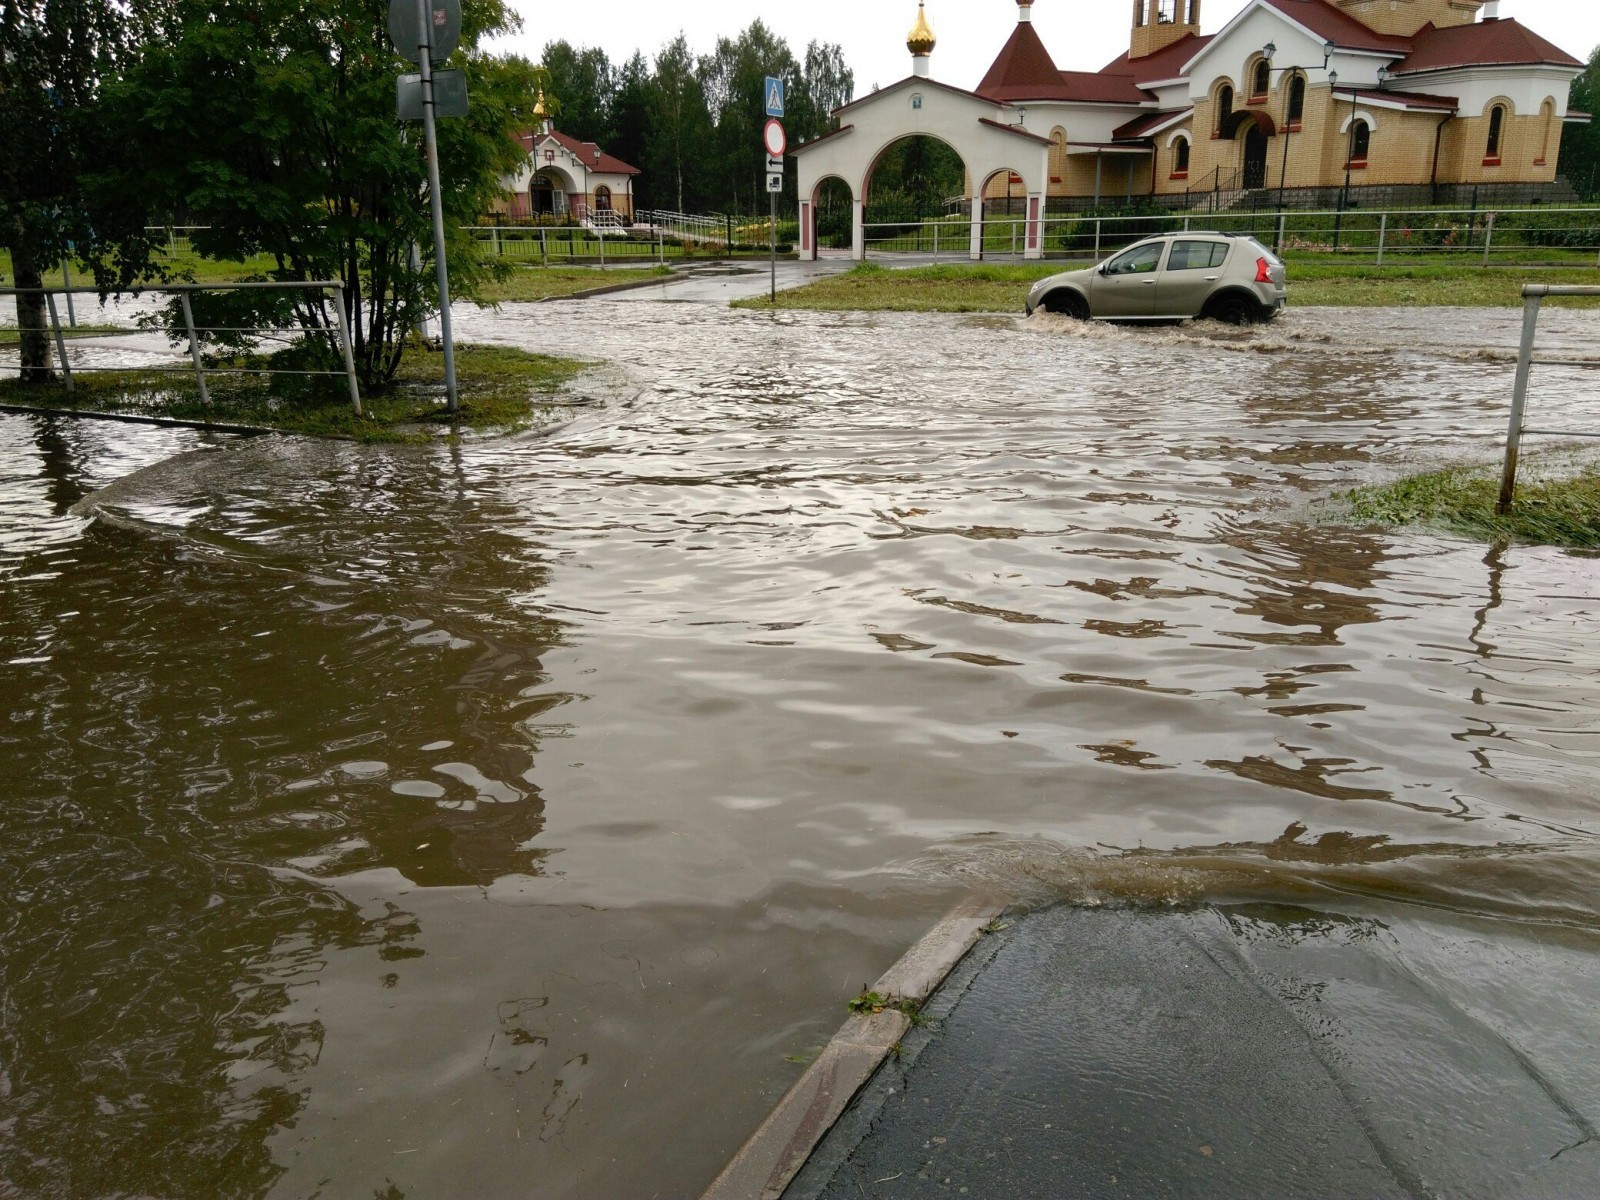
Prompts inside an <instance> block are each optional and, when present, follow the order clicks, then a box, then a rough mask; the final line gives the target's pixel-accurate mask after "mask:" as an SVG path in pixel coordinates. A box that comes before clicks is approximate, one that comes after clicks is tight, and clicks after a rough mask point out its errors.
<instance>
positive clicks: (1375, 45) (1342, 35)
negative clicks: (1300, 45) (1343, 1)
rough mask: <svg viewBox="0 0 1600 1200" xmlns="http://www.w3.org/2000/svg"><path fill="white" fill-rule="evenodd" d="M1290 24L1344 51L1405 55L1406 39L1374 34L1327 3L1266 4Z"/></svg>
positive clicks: (1289, 0)
mask: <svg viewBox="0 0 1600 1200" xmlns="http://www.w3.org/2000/svg"><path fill="white" fill-rule="evenodd" d="M1267 3H1268V4H1269V5H1271V6H1272V7H1273V8H1275V9H1277V10H1278V11H1279V12H1280V13H1282V14H1283V15H1284V16H1286V17H1288V18H1289V19H1290V20H1291V21H1298V22H1299V23H1300V24H1301V25H1304V26H1305V27H1306V28H1307V29H1309V30H1311V32H1312V33H1314V34H1316V35H1317V36H1318V37H1320V38H1321V39H1322V40H1323V41H1325V42H1332V43H1333V44H1334V45H1336V46H1340V47H1342V48H1344V49H1346V50H1393V51H1395V52H1396V53H1398V54H1405V53H1408V52H1409V51H1410V49H1411V42H1410V40H1409V39H1407V38H1403V37H1394V36H1391V35H1390V34H1386V33H1374V32H1373V31H1372V30H1370V29H1368V28H1367V27H1366V26H1365V25H1363V24H1362V23H1361V22H1360V21H1358V20H1356V19H1355V18H1354V17H1352V16H1351V15H1350V14H1349V13H1347V12H1345V11H1343V10H1342V9H1338V8H1335V7H1334V6H1333V5H1332V4H1329V3H1328V0H1267Z"/></svg>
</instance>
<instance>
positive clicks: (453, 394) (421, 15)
mask: <svg viewBox="0 0 1600 1200" xmlns="http://www.w3.org/2000/svg"><path fill="white" fill-rule="evenodd" d="M416 3H417V28H418V31H419V34H420V40H419V42H418V45H417V58H418V60H419V66H420V68H421V70H422V139H423V144H424V146H425V148H426V153H427V156H428V195H429V198H430V200H431V202H432V207H433V265H434V268H435V272H436V273H437V275H438V277H439V336H440V339H441V340H442V341H443V343H444V393H445V404H446V407H447V409H448V411H449V412H450V413H451V414H452V415H454V414H455V413H457V412H459V411H460V410H461V403H460V399H459V396H458V392H457V389H456V342H455V330H454V328H453V326H452V323H451V320H450V264H449V263H448V262H447V261H446V259H445V251H444V195H443V189H442V188H441V187H440V185H439V131H438V127H437V124H436V122H435V120H434V112H433V12H432V9H433V5H432V4H430V3H429V0H416Z"/></svg>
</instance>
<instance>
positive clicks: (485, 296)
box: [478, 267, 672, 304]
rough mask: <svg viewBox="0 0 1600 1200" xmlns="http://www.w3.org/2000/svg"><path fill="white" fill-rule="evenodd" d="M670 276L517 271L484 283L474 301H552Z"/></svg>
mask: <svg viewBox="0 0 1600 1200" xmlns="http://www.w3.org/2000/svg"><path fill="white" fill-rule="evenodd" d="M671 274H672V268H671V267H625V268H610V269H605V270H602V269H600V268H598V267H517V268H515V269H513V270H512V272H511V273H510V274H509V275H507V276H506V277H505V278H504V279H500V280H490V281H489V282H487V283H485V284H484V285H483V286H482V287H481V288H480V289H479V297H478V298H479V299H480V300H481V301H482V302H483V303H484V304H501V303H505V302H507V301H515V302H530V301H538V300H555V299H559V298H561V297H563V296H575V295H577V294H579V293H580V292H587V291H592V290H593V289H595V288H610V287H616V286H618V285H621V284H632V283H647V282H650V281H652V280H656V279H660V278H662V277H663V276H667V275H671Z"/></svg>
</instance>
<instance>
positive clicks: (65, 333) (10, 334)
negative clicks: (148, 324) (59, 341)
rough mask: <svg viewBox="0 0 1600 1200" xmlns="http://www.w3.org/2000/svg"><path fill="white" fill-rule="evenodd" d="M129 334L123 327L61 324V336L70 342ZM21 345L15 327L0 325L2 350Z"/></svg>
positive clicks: (52, 333)
mask: <svg viewBox="0 0 1600 1200" xmlns="http://www.w3.org/2000/svg"><path fill="white" fill-rule="evenodd" d="M127 332H128V330H127V328H126V327H125V326H121V325H78V326H76V327H74V326H70V325H68V324H67V323H66V321H65V320H64V319H63V321H62V324H61V336H62V337H64V338H66V339H67V341H69V342H70V341H72V340H73V339H74V338H86V337H104V336H106V335H107V334H114V333H127ZM50 336H51V339H52V340H54V338H55V333H54V331H52V332H51V335H50ZM21 344H22V335H21V334H20V333H19V332H18V331H17V327H16V326H15V325H0V350H15V349H16V348H17V347H18V346H20V345H21Z"/></svg>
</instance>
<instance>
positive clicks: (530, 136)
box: [517, 129, 643, 175]
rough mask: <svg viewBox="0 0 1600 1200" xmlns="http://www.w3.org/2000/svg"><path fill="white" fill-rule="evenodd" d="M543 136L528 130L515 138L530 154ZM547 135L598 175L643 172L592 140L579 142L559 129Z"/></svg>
mask: <svg viewBox="0 0 1600 1200" xmlns="http://www.w3.org/2000/svg"><path fill="white" fill-rule="evenodd" d="M544 136H545V135H544V134H542V133H534V132H533V131H532V130H529V131H528V132H526V133H519V134H518V135H517V140H518V141H519V142H521V143H522V144H523V146H525V147H526V148H527V150H528V152H529V153H530V154H531V153H533V148H534V146H536V145H538V143H539V139H540V138H542V137H544ZM549 136H550V137H551V138H553V139H554V140H555V141H556V142H557V143H559V144H560V145H561V147H562V148H563V149H565V150H568V151H570V152H571V153H572V154H573V155H574V156H575V157H576V158H577V160H578V161H579V162H581V163H582V164H583V165H584V166H585V167H587V168H588V169H589V170H591V171H594V172H596V173H597V174H600V175H642V174H643V172H642V171H640V170H639V168H638V167H634V166H629V165H628V164H627V163H625V162H623V161H622V160H621V159H620V158H617V157H616V156H614V155H611V154H607V153H606V152H605V151H604V150H601V149H600V147H599V146H596V145H595V144H594V143H593V142H580V141H579V140H578V139H577V138H575V137H568V136H567V135H566V134H564V133H562V132H561V131H560V130H559V129H558V130H553V131H551V133H550V135H549ZM596 154H599V156H600V157H599V160H598V161H596V159H595V155H596Z"/></svg>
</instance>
